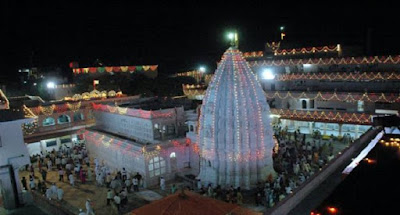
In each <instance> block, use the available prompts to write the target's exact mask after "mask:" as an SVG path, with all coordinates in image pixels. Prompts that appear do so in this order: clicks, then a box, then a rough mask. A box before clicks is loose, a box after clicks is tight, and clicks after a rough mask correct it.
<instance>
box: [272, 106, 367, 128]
mask: <svg viewBox="0 0 400 215" xmlns="http://www.w3.org/2000/svg"><path fill="white" fill-rule="evenodd" d="M271 114H275V115H279V116H280V118H283V119H296V120H306V121H322V122H338V123H352V124H361V125H371V124H372V122H371V118H372V115H371V114H365V113H361V114H359V113H343V112H334V111H328V112H325V111H304V110H289V109H271Z"/></svg>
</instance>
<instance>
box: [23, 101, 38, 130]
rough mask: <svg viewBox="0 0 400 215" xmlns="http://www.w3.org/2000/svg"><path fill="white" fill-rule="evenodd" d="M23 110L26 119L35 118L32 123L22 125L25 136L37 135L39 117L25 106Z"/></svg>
mask: <svg viewBox="0 0 400 215" xmlns="http://www.w3.org/2000/svg"><path fill="white" fill-rule="evenodd" d="M22 110H23V111H24V115H25V118H35V119H34V121H33V122H31V123H24V124H22V131H23V132H24V134H25V135H30V134H33V133H35V131H36V129H37V127H38V123H37V116H36V115H35V114H34V113H33V112H32V110H31V109H29V108H28V107H26V106H25V105H23V106H22Z"/></svg>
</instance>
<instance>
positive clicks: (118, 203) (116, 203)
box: [114, 194, 121, 212]
mask: <svg viewBox="0 0 400 215" xmlns="http://www.w3.org/2000/svg"><path fill="white" fill-rule="evenodd" d="M114 203H115V205H116V206H117V209H118V212H119V211H120V204H121V198H120V197H119V196H118V194H116V195H115V196H114Z"/></svg>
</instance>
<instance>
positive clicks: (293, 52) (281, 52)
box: [274, 44, 341, 56]
mask: <svg viewBox="0 0 400 215" xmlns="http://www.w3.org/2000/svg"><path fill="white" fill-rule="evenodd" d="M340 51H341V49H340V45H339V44H337V45H335V46H322V47H309V48H298V49H277V50H275V52H274V55H277V56H279V55H297V54H312V53H322V52H324V53H327V52H338V53H339V52H340Z"/></svg>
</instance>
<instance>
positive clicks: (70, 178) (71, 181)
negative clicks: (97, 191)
mask: <svg viewBox="0 0 400 215" xmlns="http://www.w3.org/2000/svg"><path fill="white" fill-rule="evenodd" d="M68 179H69V183H70V184H71V186H75V179H74V175H73V174H72V173H71V174H69V176H68Z"/></svg>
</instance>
